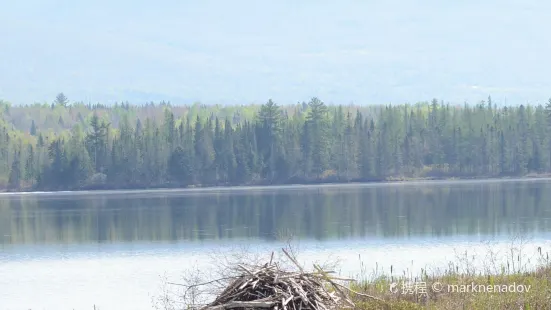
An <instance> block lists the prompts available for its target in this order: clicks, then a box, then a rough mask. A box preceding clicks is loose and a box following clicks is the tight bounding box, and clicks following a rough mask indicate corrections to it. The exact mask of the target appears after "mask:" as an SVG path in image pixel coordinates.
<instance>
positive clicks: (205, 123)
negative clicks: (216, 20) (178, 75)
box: [0, 94, 551, 190]
mask: <svg viewBox="0 0 551 310" xmlns="http://www.w3.org/2000/svg"><path fill="white" fill-rule="evenodd" d="M56 107H59V109H61V110H63V111H71V110H72V109H73V108H74V109H77V108H80V109H84V110H86V111H88V112H89V114H88V115H87V116H86V117H80V118H79V119H80V120H79V121H76V122H75V123H74V124H73V125H72V126H71V128H70V129H58V130H51V128H49V129H44V128H40V126H37V125H36V123H37V122H36V121H34V119H31V120H30V124H31V125H30V127H29V129H28V131H27V132H25V131H23V130H21V129H18V128H16V126H15V125H14V122H13V116H12V115H11V116H8V114H10V106H9V105H7V104H5V103H4V104H0V111H1V112H0V113H2V119H1V120H0V128H1V132H0V161H1V162H0V178H2V179H0V183H3V186H4V187H5V188H7V189H9V190H22V189H36V190H69V189H86V188H148V187H172V186H177V187H181V186H193V185H199V186H209V185H239V184H283V183H303V182H307V183H308V182H321V181H326V182H348V181H380V180H387V179H389V178H404V177H406V178H413V177H496V176H523V175H526V174H529V173H538V174H544V173H548V172H550V171H551V100H550V101H549V103H547V104H546V105H537V106H532V105H527V106H525V105H520V106H514V107H499V108H498V107H497V106H496V105H495V104H493V103H492V101H491V98H488V100H487V101H485V102H484V101H483V102H481V103H479V104H477V105H472V106H471V105H463V106H452V105H449V104H444V103H443V102H438V101H437V100H433V101H432V102H430V103H419V104H415V105H397V106H392V105H387V106H368V107H362V108H356V107H352V106H328V105H326V104H325V103H323V102H322V101H321V100H320V99H318V98H312V99H311V100H310V102H308V103H302V104H297V105H291V106H285V107H280V106H278V105H277V104H276V103H274V102H272V101H271V100H270V101H268V102H267V103H266V104H263V105H261V106H258V107H250V108H248V109H247V111H249V112H250V111H254V113H249V115H248V116H243V109H241V110H239V109H235V110H234V112H233V114H229V113H227V111H228V110H227V109H228V108H226V110H225V111H226V113H225V115H223V114H221V113H220V109H219V108H218V107H217V108H216V109H215V108H209V107H202V108H201V109H200V110H201V111H202V112H201V113H202V115H200V113H195V114H192V113H189V111H187V112H186V113H180V114H179V115H178V114H175V113H174V110H177V109H179V108H180V107H172V106H170V104H161V105H152V106H150V108H152V109H153V110H155V111H157V112H158V113H157V114H156V115H154V116H152V117H143V116H142V117H138V116H135V115H134V116H133V115H132V114H130V113H119V114H117V115H118V117H117V121H116V124H113V117H112V115H110V112H112V113H113V114H115V113H117V111H119V110H120V109H122V110H124V111H136V110H138V109H139V108H138V107H136V106H130V105H122V108H121V105H117V106H116V107H111V108H109V107H105V106H100V105H96V106H87V107H85V106H84V107H83V106H82V105H78V104H74V105H71V104H68V102H67V99H66V98H65V97H64V96H62V94H60V95H59V96H58V98H56V102H55V104H52V105H42V106H40V105H35V106H33V109H39V110H40V109H43V112H44V113H38V114H43V115H44V114H46V115H47V112H46V111H53V110H55V109H56ZM142 109H143V107H142ZM180 109H181V108H180ZM209 109H212V110H211V111H210V113H208V111H209ZM12 110H13V109H12ZM71 113H72V112H71ZM79 113H80V112H79ZM81 116H82V113H81ZM19 119H21V116H19ZM10 120H11V121H10ZM1 180H4V181H3V182H2V181H1Z"/></svg>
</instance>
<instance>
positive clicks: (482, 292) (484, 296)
mask: <svg viewBox="0 0 551 310" xmlns="http://www.w3.org/2000/svg"><path fill="white" fill-rule="evenodd" d="M525 243H526V242H525V240H523V239H516V240H513V242H512V243H511V247H510V249H509V251H508V253H503V255H505V257H503V255H502V256H500V255H499V254H498V253H496V252H495V251H493V250H492V249H491V248H489V249H488V254H487V255H486V256H485V257H483V258H481V257H478V258H477V257H476V256H471V255H468V253H462V255H458V256H457V259H456V261H455V262H453V263H450V264H449V267H448V268H447V269H446V270H443V271H439V270H436V271H431V272H430V273H429V272H428V271H427V270H421V271H420V273H419V274H418V275H416V276H411V275H409V276H408V275H406V274H403V275H398V276H397V275H393V274H392V271H391V272H390V274H378V275H376V276H375V277H372V278H371V279H367V278H365V277H363V279H362V280H360V281H358V282H356V283H353V284H352V289H354V290H357V291H359V292H363V293H366V294H370V295H374V296H377V297H379V298H381V299H383V300H384V302H378V301H374V300H362V298H361V296H357V295H355V296H354V295H353V296H351V297H352V300H353V302H354V303H355V304H356V308H357V309H362V310H372V309H403V310H406V309H407V310H409V309H450V310H452V309H453V310H455V309H500V310H501V309H515V310H518V309H524V310H527V309H551V260H550V258H549V254H548V253H544V252H543V251H542V249H541V248H538V251H537V252H538V254H537V255H536V257H528V255H526V254H524V251H523V250H524V246H525ZM475 262H477V263H480V262H482V265H483V267H482V268H477V267H475V264H474V263H475ZM498 262H500V263H498ZM477 265H478V266H480V264H477ZM360 278H362V277H360ZM512 285H515V288H516V291H514V290H513V291H511V289H512V288H513V287H512ZM473 286H474V287H475V288H476V290H473ZM504 286H507V288H504ZM519 286H522V288H520V287H519ZM391 287H393V289H392V290H391Z"/></svg>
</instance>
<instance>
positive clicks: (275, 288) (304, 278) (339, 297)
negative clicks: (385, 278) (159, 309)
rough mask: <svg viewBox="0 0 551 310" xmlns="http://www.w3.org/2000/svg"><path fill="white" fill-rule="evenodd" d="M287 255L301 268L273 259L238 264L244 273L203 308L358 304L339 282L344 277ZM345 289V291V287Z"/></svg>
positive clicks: (308, 308)
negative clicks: (257, 263)
mask: <svg viewBox="0 0 551 310" xmlns="http://www.w3.org/2000/svg"><path fill="white" fill-rule="evenodd" d="M283 252H284V253H285V255H287V257H288V258H289V259H290V260H291V262H293V264H294V265H296V266H297V267H298V271H294V272H289V271H283V270H280V268H279V266H278V264H277V263H273V253H272V259H270V262H269V263H267V264H265V265H262V266H257V267H254V268H253V267H250V266H249V267H248V268H247V267H245V266H243V265H238V268H240V270H242V274H241V275H240V276H238V277H237V278H236V279H235V280H233V281H232V282H231V283H230V284H229V286H227V287H226V289H225V290H223V291H222V293H221V294H220V295H219V296H218V297H217V298H216V299H215V300H214V301H213V302H212V303H210V304H208V305H206V306H205V307H203V308H202V309H201V310H223V309H274V310H330V309H336V308H348V307H354V303H353V302H352V301H351V300H350V298H349V297H348V296H347V294H345V291H344V290H350V289H349V288H348V287H347V286H345V285H342V284H339V283H337V282H336V281H353V280H351V279H342V278H337V277H333V276H329V274H331V273H334V272H332V271H323V270H322V269H321V268H320V267H319V266H317V265H314V268H315V272H305V271H304V270H303V268H302V267H301V266H300V265H299V264H298V263H297V261H296V260H295V259H294V257H292V256H291V255H289V254H288V253H287V252H286V251H285V250H283ZM343 289H344V290H343Z"/></svg>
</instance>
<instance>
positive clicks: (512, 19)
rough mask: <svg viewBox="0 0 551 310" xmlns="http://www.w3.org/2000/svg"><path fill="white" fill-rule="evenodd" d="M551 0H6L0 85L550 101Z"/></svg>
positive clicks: (26, 94) (35, 93) (135, 97)
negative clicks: (550, 30)
mask: <svg viewBox="0 0 551 310" xmlns="http://www.w3.org/2000/svg"><path fill="white" fill-rule="evenodd" d="M549 12H551V2H549V1H543V0H541V1H534V0H522V1H521V0H499V1H497V0H486V1H475V0H462V1H441V0H438V1H437V0H417V1H414V0H401V1H397V0H380V1H373V0H362V1H360V0H356V1H353V0H340V1H324V0H316V1H314V0H302V1H297V0H277V1H275V0H272V1H267V0H232V1H222V0H219V1H214V0H202V1H186V0H159V1H145V0H113V1H111V0H94V1H91V0H79V1H61V0H17V1H13V0H9V1H8V0H0V23H1V26H0V99H3V100H6V101H9V102H12V103H14V104H25V103H33V102H44V101H47V102H51V101H53V99H54V98H55V96H56V94H57V93H59V92H63V93H65V94H66V96H67V97H68V98H69V99H70V100H74V101H85V102H102V103H113V102H115V101H119V102H120V101H126V100H128V101H130V102H132V103H138V104H139V103H143V102H146V101H152V100H153V101H160V100H169V101H171V102H173V103H175V104H180V103H193V102H195V101H200V102H203V103H207V104H210V103H222V104H235V103H243V104H247V103H251V102H266V101H267V100H268V99H270V98H271V99H273V100H274V101H276V102H277V103H281V104H287V103H296V102H298V101H308V100H309V99H310V98H311V97H314V96H316V97H319V98H320V99H321V100H322V101H324V102H326V103H335V104H349V103H356V104H380V103H384V104H387V103H393V104H401V103H414V102H418V101H427V100H431V99H432V98H438V99H442V100H444V101H447V102H452V103H454V102H455V103H463V102H465V101H468V102H471V103H474V102H478V101H480V100H484V99H486V98H487V97H488V96H489V95H491V96H492V99H493V101H494V102H497V103H498V104H501V103H506V104H525V103H544V102H546V101H547V100H548V98H549V97H551V76H550V75H551V39H549V35H548V31H549V29H551V27H550V26H551V18H550V17H549Z"/></svg>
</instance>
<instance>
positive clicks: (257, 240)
mask: <svg viewBox="0 0 551 310" xmlns="http://www.w3.org/2000/svg"><path fill="white" fill-rule="evenodd" d="M550 232H551V180H546V179H545V180H507V181H503V180H502V181H468V182H467V181H453V182H412V183H391V184H366V185H363V184H350V185H324V186H281V187H242V188H219V189H205V190H197V189H196V190H159V191H105V192H103V191H102V192H64V193H37V194H2V195H0V239H1V240H0V309H29V308H32V309H56V310H57V309H91V308H92V306H93V305H94V304H96V305H98V306H99V307H100V309H102V310H103V309H151V296H152V295H155V294H157V293H158V289H159V286H160V276H161V275H164V274H166V275H167V276H168V277H170V278H173V279H176V280H177V279H178V277H179V276H180V274H181V272H182V271H184V270H185V269H186V268H188V267H190V266H192V265H194V264H198V265H201V264H202V263H204V262H205V261H206V260H207V259H209V258H211V255H210V254H212V251H213V250H218V249H229V250H231V249H233V248H235V247H241V246H246V247H247V248H248V249H249V250H251V251H258V252H260V253H268V254H267V255H269V253H270V251H272V250H274V249H275V250H277V249H278V248H280V247H281V246H282V245H283V244H282V240H285V239H286V238H287V237H288V236H290V235H293V239H294V240H295V241H294V242H295V244H297V245H298V246H299V249H300V259H301V260H302V261H303V262H305V263H308V262H311V261H324V260H327V259H339V260H340V261H341V264H340V272H341V273H343V274H347V275H357V274H359V273H360V272H362V267H361V264H360V260H361V261H362V262H363V266H364V268H367V270H372V269H373V268H375V266H378V267H380V268H382V269H384V270H389V266H390V265H393V266H394V270H398V272H400V271H403V270H406V269H407V270H418V269H420V268H422V267H427V266H434V267H438V266H443V265H445V264H446V263H447V261H448V260H454V259H455V257H456V255H457V253H461V252H462V251H464V250H468V251H470V253H472V252H477V251H478V252H479V253H482V254H483V253H484V251H485V247H486V245H485V244H484V243H481V242H482V241H488V240H490V241H493V242H494V243H495V246H497V247H499V248H501V249H502V250H503V251H505V250H506V249H507V246H508V244H509V243H510V241H511V240H512V238H513V237H515V236H518V235H522V236H524V237H525V238H529V241H530V244H528V245H527V247H531V249H535V247H537V246H542V247H544V248H549V249H551V247H550V245H549V244H547V241H546V240H551V238H550V237H551V234H550ZM364 272H365V270H364ZM176 280H175V281H176ZM30 291H32V292H33V298H29V297H28V296H29V292H30Z"/></svg>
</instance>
